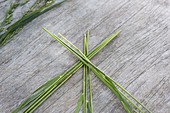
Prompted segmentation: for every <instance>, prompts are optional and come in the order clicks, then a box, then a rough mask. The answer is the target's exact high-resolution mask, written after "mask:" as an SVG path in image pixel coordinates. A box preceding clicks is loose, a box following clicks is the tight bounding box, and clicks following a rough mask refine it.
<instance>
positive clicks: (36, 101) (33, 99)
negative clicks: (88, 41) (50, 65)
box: [13, 32, 119, 113]
mask: <svg viewBox="0 0 170 113" xmlns="http://www.w3.org/2000/svg"><path fill="white" fill-rule="evenodd" d="M118 34H119V32H116V33H115V34H112V35H111V36H110V37H108V38H107V39H106V40H104V41H103V42H102V43H101V44H99V45H98V46H97V47H95V49H93V50H92V51H91V52H90V53H89V54H88V55H87V58H89V59H91V58H92V57H94V56H95V55H96V54H97V53H98V52H99V51H100V50H101V49H103V48H104V47H105V46H106V45H107V44H108V43H109V42H110V41H112V40H113V39H114V38H115V37H116V36H117V35H118ZM82 66H83V63H82V62H80V61H79V62H77V63H76V64H74V65H73V66H72V67H71V68H70V69H68V70H67V71H66V72H63V73H62V74H60V75H56V77H54V78H53V79H51V80H49V81H47V82H46V83H45V84H43V85H42V86H40V87H39V88H38V89H37V90H35V91H34V92H33V93H32V94H31V95H30V96H29V97H27V99H26V100H25V101H24V102H22V103H21V104H20V105H19V106H18V107H17V108H16V109H15V110H14V111H13V113H18V112H19V111H21V110H24V112H30V111H31V112H33V111H35V110H36V109H37V108H38V107H39V106H40V105H41V104H42V103H43V102H44V101H45V100H46V99H47V98H48V97H50V96H51V95H52V94H53V93H54V92H55V91H56V90H57V89H59V88H60V87H61V86H62V85H63V84H64V83H65V82H66V81H67V80H68V79H70V77H71V76H72V75H73V74H74V73H75V72H76V71H78V70H79V69H80V68H81V67H82ZM80 100H81V99H80ZM81 102H82V101H80V102H79V103H81ZM79 106H80V107H81V104H79Z"/></svg>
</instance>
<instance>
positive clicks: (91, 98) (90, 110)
mask: <svg viewBox="0 0 170 113" xmlns="http://www.w3.org/2000/svg"><path fill="white" fill-rule="evenodd" d="M88 41H89V31H88V32H87V33H86V38H85V43H84V45H85V51H86V54H88V51H89V50H88V43H89V42H88ZM87 76H88V83H89V99H90V101H89V102H88V108H89V112H90V113H93V96H92V95H93V94H92V80H91V75H90V68H89V67H87ZM88 83H87V84H88Z"/></svg>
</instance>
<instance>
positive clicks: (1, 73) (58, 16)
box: [0, 0, 170, 113]
mask: <svg viewBox="0 0 170 113" xmlns="http://www.w3.org/2000/svg"><path fill="white" fill-rule="evenodd" d="M4 2H5V1H4ZM4 2H3V0H2V2H0V7H1V9H3V10H0V14H1V17H0V18H1V19H2V18H3V13H4V8H3V7H4V6H5V4H7V3H4ZM42 27H46V28H47V29H48V30H49V31H51V32H53V33H55V34H57V33H62V34H63V35H64V36H65V37H67V38H68V39H69V40H70V41H71V42H73V43H74V44H75V45H76V46H78V47H79V48H81V49H82V47H83V45H82V44H83V33H85V32H86V31H87V30H90V32H91V33H90V41H89V48H90V49H92V48H94V47H95V46H96V45H97V44H99V43H100V42H101V41H102V40H104V39H105V38H107V37H108V36H109V35H110V34H111V33H114V32H115V31H118V30H122V32H121V34H120V35H119V36H118V37H117V38H116V39H115V40H114V41H112V42H111V43H110V44H109V45H108V46H106V47H105V48H104V49H103V50H102V51H101V52H100V53H99V54H97V55H96V56H95V57H94V58H93V59H92V60H91V61H92V62H93V63H94V64H96V65H97V66H98V67H99V68H100V69H101V70H103V71H104V72H105V73H106V74H108V75H109V76H111V77H112V78H113V79H114V80H116V81H117V82H119V83H120V84H121V85H122V86H124V87H125V88H126V89H127V90H128V91H129V92H131V93H132V94H133V95H134V96H135V97H136V98H137V99H139V100H140V101H141V102H142V103H143V104H144V105H146V106H147V107H148V108H149V109H150V110H151V111H152V112H153V113H169V112H170V0H67V1H66V2H64V3H63V4H61V5H60V6H59V7H58V8H55V9H53V10H51V11H49V12H47V13H45V14H43V15H41V16H40V17H38V18H37V19H35V20H34V21H32V22H30V23H29V24H28V25H27V26H25V27H24V28H23V30H22V31H21V32H20V33H19V34H17V35H16V36H15V37H14V40H12V41H11V42H10V43H8V44H7V45H5V46H4V47H3V48H1V49H0V113H10V112H11V111H12V110H14V109H15V108H16V107H17V106H18V105H19V104H20V103H21V102H22V101H23V100H24V99H25V98H26V97H27V96H28V95H29V94H31V92H33V91H34V90H35V89H36V88H37V87H38V86H40V85H41V84H43V83H44V82H45V81H47V80H49V79H50V78H52V77H54V76H56V75H58V74H60V73H62V72H64V71H65V70H67V69H68V68H69V67H71V66H72V64H74V63H75V62H76V61H77V58H75V57H74V56H73V55H72V54H71V53H70V52H68V51H67V50H66V49H65V48H64V47H62V46H61V45H60V44H59V43H57V42H56V41H54V39H52V38H51V37H50V36H49V35H48V34H47V33H45V32H44V31H43V30H42ZM81 90H82V70H79V71H78V72H77V73H76V74H75V75H74V76H73V77H72V78H71V79H70V80H69V81H68V82H67V83H66V84H64V85H63V86H62V87H61V88H60V89H59V90H57V91H56V92H55V93H54V94H53V95H52V96H51V97H50V98H49V99H48V100H47V101H45V103H44V104H43V105H42V106H41V107H40V108H38V109H37V110H36V112H35V113H73V112H74V110H75V107H76V105H77V101H78V98H79V96H80V94H81ZM93 101H94V113H124V112H125V111H124V110H123V108H122V106H121V105H120V103H119V101H118V100H117V99H116V98H115V96H114V95H113V94H112V93H111V91H110V90H109V89H108V88H107V87H105V86H104V85H103V84H102V83H101V82H100V81H99V80H98V79H97V78H96V77H95V76H94V75H93Z"/></svg>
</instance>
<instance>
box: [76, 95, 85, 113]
mask: <svg viewBox="0 0 170 113" xmlns="http://www.w3.org/2000/svg"><path fill="white" fill-rule="evenodd" d="M82 104H83V94H82V95H81V96H80V99H79V100H78V104H77V107H76V110H75V112H74V113H79V112H80V109H81V106H82Z"/></svg>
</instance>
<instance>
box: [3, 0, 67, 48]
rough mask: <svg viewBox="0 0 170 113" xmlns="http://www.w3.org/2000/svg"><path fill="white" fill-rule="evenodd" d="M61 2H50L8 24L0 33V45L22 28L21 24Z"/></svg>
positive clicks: (23, 24)
mask: <svg viewBox="0 0 170 113" xmlns="http://www.w3.org/2000/svg"><path fill="white" fill-rule="evenodd" d="M63 2H64V0H63V1H59V2H52V3H51V4H48V5H46V6H44V7H41V8H40V9H38V10H35V11H34V12H31V13H29V14H27V15H24V16H23V17H22V18H21V19H19V20H18V21H16V22H15V23H14V24H12V25H11V26H9V27H8V28H7V30H6V32H5V33H3V34H1V35H0V47H2V46H3V45H5V44H6V43H7V42H8V41H9V40H10V39H11V38H12V36H13V35H15V34H17V33H18V32H19V31H20V30H21V29H22V28H23V26H25V25H26V24H28V23H29V22H31V21H32V20H34V19H35V18H36V17H38V16H40V15H41V14H43V13H45V12H47V11H49V10H51V9H52V8H54V7H56V6H58V5H60V4H61V3H63ZM53 3H55V4H53ZM52 4H53V5H52Z"/></svg>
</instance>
